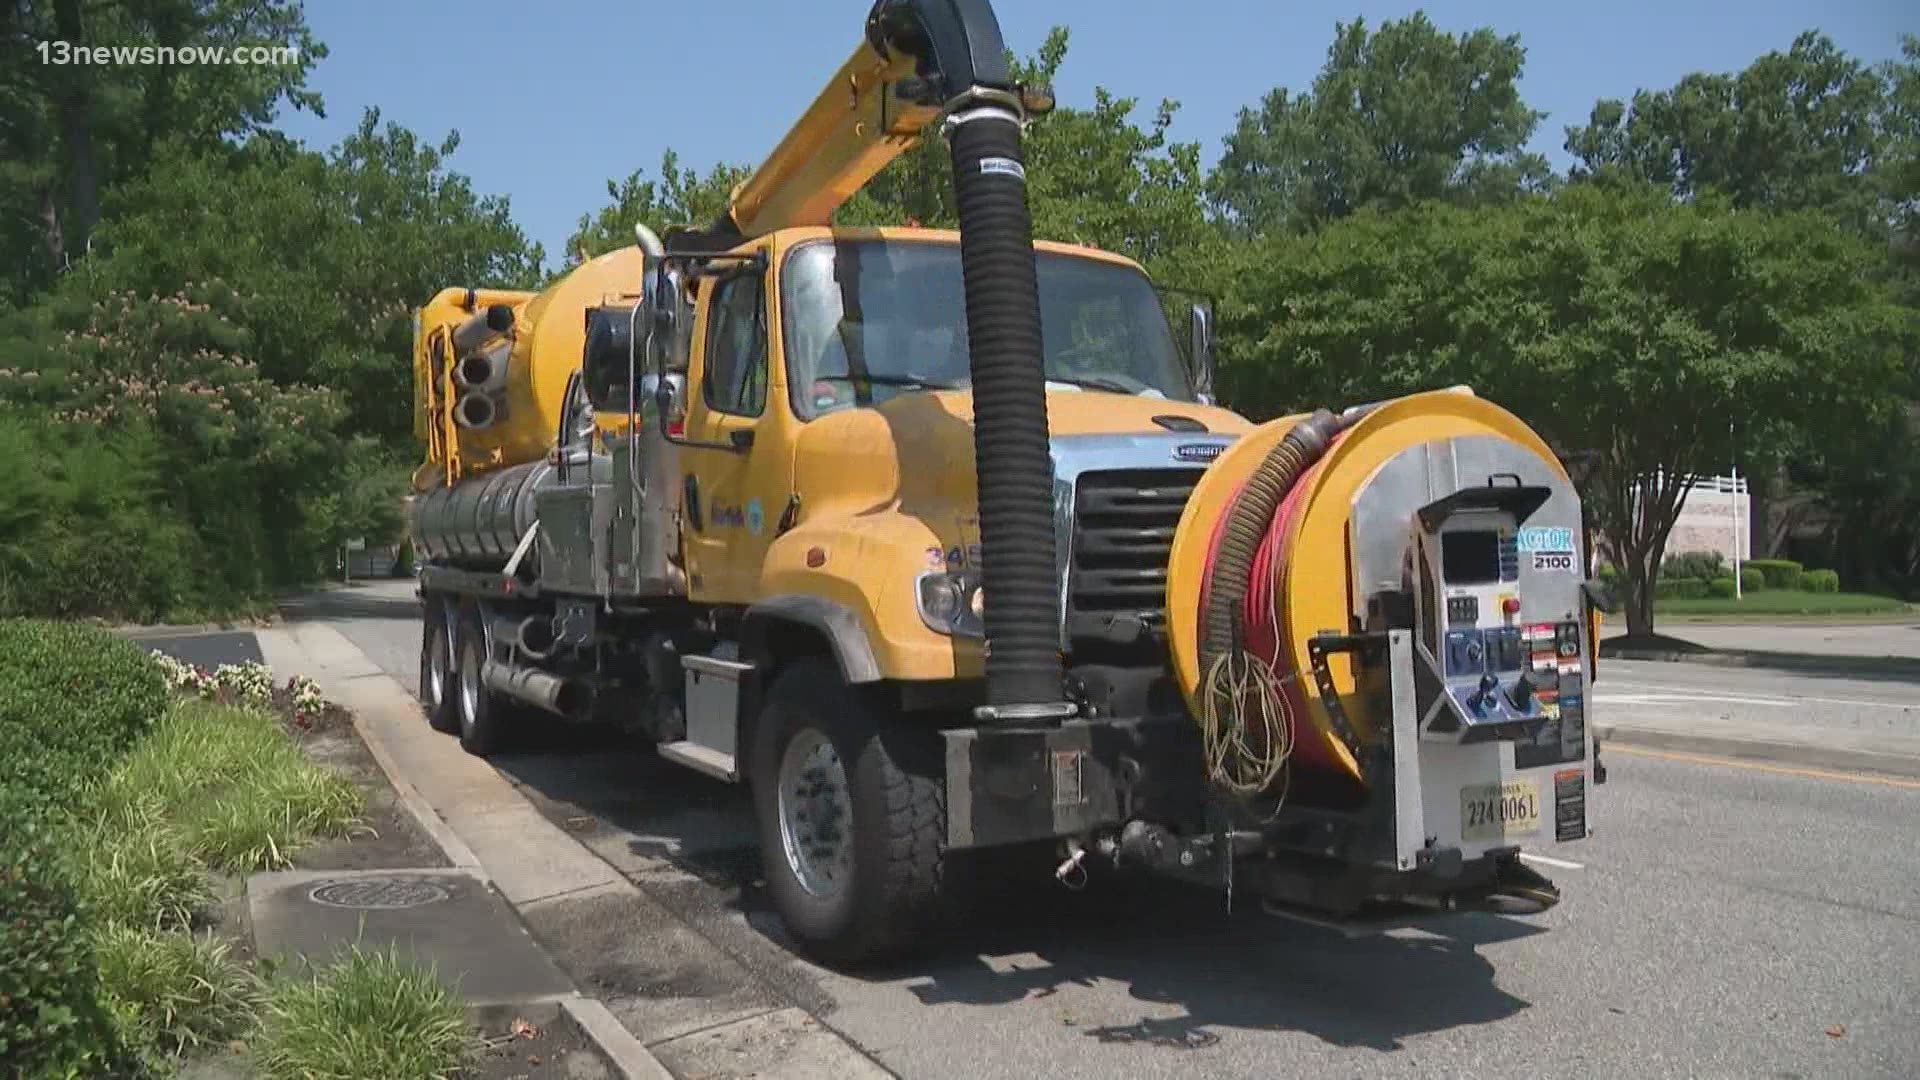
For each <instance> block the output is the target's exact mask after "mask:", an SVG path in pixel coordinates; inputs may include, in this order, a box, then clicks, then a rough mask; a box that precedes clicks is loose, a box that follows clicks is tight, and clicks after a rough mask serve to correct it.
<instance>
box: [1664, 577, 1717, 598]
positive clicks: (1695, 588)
mask: <svg viewBox="0 0 1920 1080" xmlns="http://www.w3.org/2000/svg"><path fill="white" fill-rule="evenodd" d="M1706 595H1707V583H1706V582H1705V581H1702V580H1700V579H1699V578H1664V579H1662V580H1660V581H1656V582H1654V584H1653V598H1654V599H1655V600H1699V599H1702V598H1704V597H1705V596H1706Z"/></svg>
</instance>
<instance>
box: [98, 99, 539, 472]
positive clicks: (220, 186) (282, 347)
mask: <svg viewBox="0 0 1920 1080" xmlns="http://www.w3.org/2000/svg"><path fill="white" fill-rule="evenodd" d="M458 145H459V139H458V136H457V134H454V135H449V136H447V137H446V138H445V139H444V140H442V141H441V142H440V143H438V144H437V145H436V144H432V143H428V142H425V141H423V140H421V139H420V138H419V137H418V136H416V135H414V134H413V133H412V132H410V131H408V130H406V129H405V128H401V127H399V126H397V125H393V124H388V125H386V126H384V127H382V126H381V125H380V123H379V114H378V112H376V111H371V110H370V111H369V112H368V113H367V114H366V115H365V116H364V117H363V118H362V120H361V123H360V126H359V128H358V129H357V130H356V131H355V132H354V134H352V135H350V136H348V137H347V138H346V139H345V140H343V141H342V142H341V143H340V144H339V145H338V146H337V147H335V148H334V149H333V150H331V151H330V152H329V153H327V154H319V153H314V152H311V151H307V150H303V149H300V148H298V147H296V146H293V145H292V144H290V143H288V142H287V141H286V140H285V139H282V138H279V137H276V136H273V135H264V136H257V137H255V138H254V139H252V140H250V141H249V142H248V143H247V144H246V145H245V146H244V147H241V148H239V149H237V150H236V149H222V150H215V151H193V150H188V149H183V148H168V149H167V150H166V151H164V152H163V154H162V156H161V157H160V159H159V160H158V161H156V163H155V165H154V167H153V168H152V169H151V170H150V171H149V172H148V173H147V174H146V175H145V176H142V177H140V178H139V179H136V180H133V181H129V182H128V183H125V184H122V185H121V186H120V187H118V188H116V189H115V190H114V191H113V192H111V193H109V198H108V200H107V214H106V220H105V222H104V223H103V225H102V228H101V231H100V243H99V244H98V245H97V248H96V252H95V255H94V257H93V258H91V259H89V260H87V262H86V264H85V265H84V266H83V267H82V268H81V269H80V271H78V272H76V273H75V274H72V275H69V283H70V287H71V288H73V289H75V290H78V291H80V292H81V293H83V294H85V295H99V294H101V293H102V292H106V291H113V290H125V291H131V292H134V293H138V294H141V295H146V294H150V293H151V294H167V293H171V292H173V291H175V290H177V289H179V288H180V287H181V285H182V284H186V283H193V282H208V281H212V280H216V279H217V280H220V281H224V282H227V283H229V284H230V285H231V286H232V287H233V288H234V290H235V291H236V292H237V293H238V294H239V297H240V299H239V307H238V309H237V310H236V311H235V312H234V313H233V315H232V317H233V319H234V321H235V322H236V323H238V324H239V325H241V326H243V327H244V328H246V329H247V330H248V331H250V332H251V333H252V334H253V336H254V340H255V342H256V346H255V356H256V358H257V360H258V362H259V364H260V368H261V370H262V371H263V372H264V373H265V374H266V375H267V377H269V378H271V379H273V380H275V381H276V382H279V383H281V384H284V385H292V384H301V383H305V384H312V385H318V386H327V387H332V388H335V389H338V390H340V391H341V392H342V393H344V395H345V397H346V400H347V402H348V404H349V407H350V409H351V414H352V416H353V418H354V425H355V428H356V430H358V431H360V432H362V433H366V434H371V435H374V436H377V437H379V438H382V439H385V440H387V441H388V442H390V443H391V444H393V445H395V446H405V445H408V443H407V440H408V438H409V437H410V433H411V431H412V414H411V408H412V400H413V397H412V392H411V389H410V386H409V380H410V379H411V368H410V366H409V365H408V363H407V362H406V359H405V358H406V357H407V356H408V355H410V352H411V349H412V316H413V309H414V308H416V307H417V306H419V305H420V304H422V303H424V302H425V301H426V300H427V299H428V298H429V297H431V296H432V295H433V294H434V293H436V292H438V291H439V290H440V289H443V288H446V287H448V286H476V287H508V288H512V287H522V288H525V287H532V286H533V285H535V284H537V283H538V280H539V267H540V263H541V261H542V260H543V258H544V255H543V253H542V251H541V250H540V248H539V246H538V245H533V246H529V245H528V243H527V241H526V237H525V235H524V234H523V233H522V232H521V231H520V229H519V227H518V226H517V225H515V224H514V222H513V218H512V213H511V209H510V207H509V205H508V203H507V201H506V200H505V199H502V198H497V197H493V196H481V195H479V194H478V193H476V192H475V191H474V190H473V186H472V184H471V182H470V181H469V180H468V179H467V178H466V177H465V176H462V175H460V174H459V173H456V172H453V171H451V170H450V169H449V168H448V167H447V159H448V158H449V157H450V156H451V155H452V154H453V152H454V151H455V149H456V148H457V147H458Z"/></svg>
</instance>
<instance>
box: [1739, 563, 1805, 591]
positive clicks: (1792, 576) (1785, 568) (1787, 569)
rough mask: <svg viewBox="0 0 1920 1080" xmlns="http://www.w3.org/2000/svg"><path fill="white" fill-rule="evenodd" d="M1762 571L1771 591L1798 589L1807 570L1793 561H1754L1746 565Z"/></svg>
mask: <svg viewBox="0 0 1920 1080" xmlns="http://www.w3.org/2000/svg"><path fill="white" fill-rule="evenodd" d="M1746 565H1748V566H1751V567H1753V568H1754V569H1755V570H1758V571H1760V576H1761V577H1763V578H1765V579H1766V582H1767V588H1769V589H1797V588H1799V587H1800V579H1801V577H1802V576H1803V575H1805V573H1806V568H1805V567H1803V566H1801V565H1800V564H1799V563H1797V562H1794V561H1793V560H1792V559H1753V560H1750V561H1748V563H1747V564H1746Z"/></svg>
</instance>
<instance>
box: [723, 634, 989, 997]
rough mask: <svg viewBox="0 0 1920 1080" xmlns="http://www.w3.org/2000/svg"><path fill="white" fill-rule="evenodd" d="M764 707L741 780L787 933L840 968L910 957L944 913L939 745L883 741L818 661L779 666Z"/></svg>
mask: <svg viewBox="0 0 1920 1080" xmlns="http://www.w3.org/2000/svg"><path fill="white" fill-rule="evenodd" d="M766 700H767V704H766V707H765V709H764V711H763V712H762V714H761V718H760V722H759V724H758V725H757V726H756V729H755V738H754V754H753V761H752V769H751V772H750V774H749V775H750V777H751V779H752V782H753V796H754V811H755V819H756V821H755V823H756V826H757V831H758V835H759V840H760V850H761V857H762V861H763V863H764V864H765V876H766V881H767V889H768V891H769V892H770V893H771V894H772V896H773V902H774V905H775V907H776V909H777V910H778V911H779V913H780V916H781V919H782V920H783V921H784V922H785V923H786V926H787V929H788V931H789V932H790V933H791V934H792V935H793V936H794V938H795V939H796V940H797V942H798V944H799V947H800V949H801V951H802V952H804V953H806V954H807V955H809V956H811V957H813V958H815V959H817V960H819V961H821V962H823V963H826V964H829V965H833V966H839V967H851V966H856V965H862V964H870V963H875V962H880V961H885V960H893V959H898V958H900V957H902V956H905V955H909V954H911V953H913V952H915V951H918V949H920V948H921V947H923V946H924V945H925V944H926V942H927V940H928V938H929V937H930V933H929V932H930V931H932V930H934V929H935V928H936V927H937V926H938V925H939V924H940V923H941V922H942V921H943V916H945V915H947V914H948V913H949V912H950V910H951V909H950V906H949V904H948V903H947V901H948V892H949V889H948V882H947V875H946V867H945V849H946V827H947V819H946V790H945V784H944V782H943V779H942V778H941V777H940V775H939V774H938V772H937V771H936V769H935V768H934V766H936V765H937V763H938V762H939V760H940V759H939V756H938V753H937V750H938V747H939V741H938V740H939V736H938V735H937V734H935V733H934V732H931V731H922V730H917V729H908V728H896V729H891V730H887V731H885V732H884V733H883V730H882V727H881V724H880V717H879V716H878V715H877V714H876V710H875V709H874V707H873V704H872V701H871V699H870V697H869V696H868V695H866V694H863V693H861V692H860V691H859V690H858V689H857V688H855V687H849V686H848V685H846V683H844V682H843V681H841V678H840V674H839V671H838V670H837V669H836V668H835V667H833V665H832V664H830V663H829V662H826V661H822V660H817V659H807V660H802V661H799V662H797V663H795V664H793V665H792V666H790V667H788V668H787V669H786V670H784V671H783V672H781V673H780V675H779V677H778V678H777V679H775V681H774V683H773V685H772V687H771V688H770V689H769V692H768V694H767V699H766ZM903 766H906V767H903ZM916 766H917V768H916ZM910 769H911V770H912V771H909V770H910ZM836 788H837V790H828V789H836Z"/></svg>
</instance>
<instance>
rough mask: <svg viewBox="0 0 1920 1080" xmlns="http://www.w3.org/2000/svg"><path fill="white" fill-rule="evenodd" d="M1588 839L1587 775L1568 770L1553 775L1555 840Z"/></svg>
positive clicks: (1575, 770) (1577, 770) (1576, 770)
mask: <svg viewBox="0 0 1920 1080" xmlns="http://www.w3.org/2000/svg"><path fill="white" fill-rule="evenodd" d="M1586 837H1587V774H1586V773H1584V772H1582V771H1581V770H1579V769H1566V770H1563V771H1561V772H1557V773H1554V774H1553V838H1554V839H1555V840H1561V841H1565V840H1584V839H1586Z"/></svg>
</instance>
